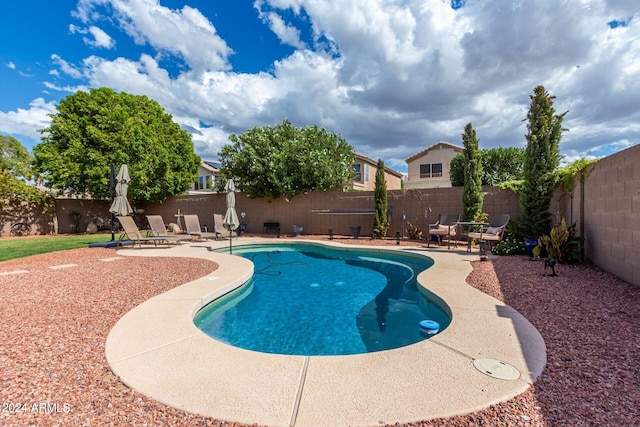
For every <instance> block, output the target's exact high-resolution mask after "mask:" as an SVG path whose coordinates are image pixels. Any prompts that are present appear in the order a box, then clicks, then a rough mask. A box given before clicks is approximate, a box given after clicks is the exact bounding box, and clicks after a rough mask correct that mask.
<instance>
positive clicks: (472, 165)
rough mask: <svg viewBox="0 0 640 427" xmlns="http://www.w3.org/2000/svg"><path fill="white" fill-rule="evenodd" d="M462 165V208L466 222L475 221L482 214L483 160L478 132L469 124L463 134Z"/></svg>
mask: <svg viewBox="0 0 640 427" xmlns="http://www.w3.org/2000/svg"><path fill="white" fill-rule="evenodd" d="M462 144H463V145H464V151H463V152H462V158H463V161H462V165H463V175H464V188H463V190H462V206H463V210H464V213H463V219H464V221H473V220H475V218H476V215H477V214H479V213H481V212H482V202H483V199H484V194H483V193H482V158H481V154H480V149H479V148H478V139H477V138H476V131H475V130H474V129H473V126H472V125H471V123H468V124H467V126H465V128H464V134H462Z"/></svg>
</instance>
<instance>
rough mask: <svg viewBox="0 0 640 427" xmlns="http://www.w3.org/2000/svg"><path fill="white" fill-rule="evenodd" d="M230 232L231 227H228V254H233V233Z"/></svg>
mask: <svg viewBox="0 0 640 427" xmlns="http://www.w3.org/2000/svg"><path fill="white" fill-rule="evenodd" d="M231 233H232V232H231V229H229V255H233V234H231Z"/></svg>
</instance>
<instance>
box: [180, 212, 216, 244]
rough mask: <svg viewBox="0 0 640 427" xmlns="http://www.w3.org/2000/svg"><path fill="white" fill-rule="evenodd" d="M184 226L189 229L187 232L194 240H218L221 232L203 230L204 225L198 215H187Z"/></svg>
mask: <svg viewBox="0 0 640 427" xmlns="http://www.w3.org/2000/svg"><path fill="white" fill-rule="evenodd" d="M184 226H185V228H186V229H187V234H188V235H189V237H191V239H193V240H196V239H197V240H208V239H214V240H218V234H219V233H216V232H213V233H211V232H207V231H202V227H200V218H198V215H185V216H184Z"/></svg>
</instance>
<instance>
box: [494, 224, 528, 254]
mask: <svg viewBox="0 0 640 427" xmlns="http://www.w3.org/2000/svg"><path fill="white" fill-rule="evenodd" d="M491 253H492V254H494V255H524V254H526V253H527V251H526V250H525V248H524V241H523V240H522V237H521V236H519V235H518V234H516V233H514V232H513V231H511V230H509V229H506V230H505V231H504V236H503V237H502V242H500V243H498V244H497V245H495V246H494V247H493V248H492V249H491Z"/></svg>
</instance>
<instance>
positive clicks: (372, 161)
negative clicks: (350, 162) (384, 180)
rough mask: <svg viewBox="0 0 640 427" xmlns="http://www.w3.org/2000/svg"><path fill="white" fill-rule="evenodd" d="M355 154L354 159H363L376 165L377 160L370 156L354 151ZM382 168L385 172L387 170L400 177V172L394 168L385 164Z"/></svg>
mask: <svg viewBox="0 0 640 427" xmlns="http://www.w3.org/2000/svg"><path fill="white" fill-rule="evenodd" d="M355 155H356V159H358V160H363V161H365V162H367V163H369V164H372V165H375V166H377V165H378V162H377V161H375V160H373V159H372V158H370V157H367V156H365V155H363V154H360V153H355ZM384 170H385V172H387V173H388V174H390V175H395V176H397V177H398V178H402V174H401V173H400V172H398V171H395V170H393V169H391V168H390V167H387V166H385V167H384Z"/></svg>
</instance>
